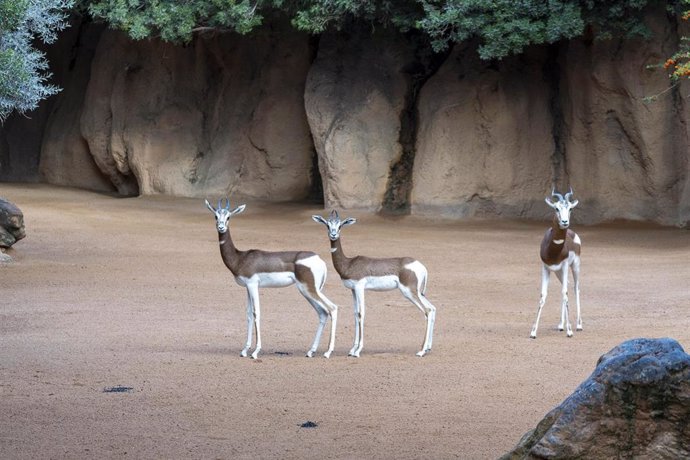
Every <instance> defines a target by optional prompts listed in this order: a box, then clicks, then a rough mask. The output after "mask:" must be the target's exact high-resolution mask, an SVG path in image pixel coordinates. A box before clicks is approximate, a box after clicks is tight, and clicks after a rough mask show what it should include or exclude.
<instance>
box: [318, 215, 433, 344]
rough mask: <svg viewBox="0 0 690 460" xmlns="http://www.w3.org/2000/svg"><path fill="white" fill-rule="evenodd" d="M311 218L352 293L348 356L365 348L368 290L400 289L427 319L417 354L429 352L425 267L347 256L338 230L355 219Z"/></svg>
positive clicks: (429, 316) (409, 260)
mask: <svg viewBox="0 0 690 460" xmlns="http://www.w3.org/2000/svg"><path fill="white" fill-rule="evenodd" d="M312 219H314V221H316V222H320V223H322V224H324V225H325V226H326V227H327V228H328V238H329V239H330V240H331V256H332V257H333V266H334V267H335V270H336V271H337V272H338V274H339V275H340V278H341V279H342V281H343V284H344V285H345V287H346V288H348V289H351V290H352V297H353V299H354V310H355V341H354V345H353V346H352V350H350V353H349V355H350V356H355V357H359V354H360V352H361V351H362V347H363V346H364V314H365V304H364V291H365V290H367V289H369V290H372V291H390V290H392V289H396V288H397V289H400V292H402V295H403V296H405V298H406V299H407V300H409V301H410V302H412V303H413V304H414V305H415V306H416V307H417V308H419V309H420V310H421V311H422V312H423V313H424V315H425V316H426V333H425V334H424V343H423V344H422V349H421V350H420V351H419V352H417V356H424V355H425V354H426V353H428V352H429V351H431V342H432V340H433V335H434V322H435V321H436V307H434V306H433V305H432V304H431V302H429V300H427V298H426V297H425V296H424V293H425V291H426V280H427V271H426V267H424V265H422V263H421V262H419V261H417V260H415V259H413V258H411V257H399V258H394V259H373V258H370V257H364V256H356V257H346V256H345V254H344V253H343V249H342V246H341V244H340V230H341V229H342V228H343V227H344V226H346V225H352V224H354V223H355V222H356V219H354V218H352V217H350V218H347V219H345V220H344V221H341V220H340V217H339V216H338V212H337V211H331V215H330V217H329V218H328V220H326V219H324V218H323V217H321V216H312Z"/></svg>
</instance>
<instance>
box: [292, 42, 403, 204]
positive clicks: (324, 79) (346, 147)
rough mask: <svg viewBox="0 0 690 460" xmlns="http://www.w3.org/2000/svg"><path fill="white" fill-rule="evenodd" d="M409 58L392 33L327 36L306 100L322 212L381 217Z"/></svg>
mask: <svg viewBox="0 0 690 460" xmlns="http://www.w3.org/2000/svg"><path fill="white" fill-rule="evenodd" d="M413 60H414V50H413V49H412V48H411V47H410V46H409V43H407V42H406V41H405V40H404V38H403V37H402V36H401V35H399V34H396V33H392V32H385V31H384V32H379V33H376V34H374V35H373V36H372V35H371V34H370V32H369V31H362V30H359V31H354V32H353V33H347V34H345V33H343V34H326V35H324V36H323V37H322V38H321V40H320V42H319V52H318V55H317V58H316V60H315V61H314V63H313V64H312V66H311V69H310V71H309V75H308V77H307V84H306V92H305V96H304V101H305V106H306V110H307V116H308V119H309V126H310V127H311V132H312V136H313V138H314V146H315V147H316V151H317V152H318V154H319V168H320V170H321V177H322V179H323V190H324V201H325V204H326V207H340V208H365V209H372V210H379V209H380V208H381V204H382V202H383V198H384V194H385V192H386V186H387V183H388V176H389V173H390V170H391V167H392V165H393V164H394V163H395V162H396V161H397V160H398V159H399V158H400V156H401V154H402V147H401V145H400V143H399V142H398V140H399V136H400V114H401V112H402V110H403V108H404V103H405V94H406V91H407V87H408V82H407V80H406V78H405V75H404V74H403V72H402V69H403V67H405V65H406V64H408V63H410V62H412V61H413Z"/></svg>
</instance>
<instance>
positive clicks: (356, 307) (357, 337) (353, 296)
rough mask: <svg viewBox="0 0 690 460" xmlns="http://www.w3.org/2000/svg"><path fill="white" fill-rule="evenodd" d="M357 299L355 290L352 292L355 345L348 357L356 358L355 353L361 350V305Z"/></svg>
mask: <svg viewBox="0 0 690 460" xmlns="http://www.w3.org/2000/svg"><path fill="white" fill-rule="evenodd" d="M358 302H359V301H358V299H357V294H355V290H354V289H353V290H352V305H353V309H354V313H355V315H354V316H355V340H354V343H353V344H352V348H351V349H350V352H349V353H348V354H347V355H348V356H354V355H355V351H357V348H359V303H358Z"/></svg>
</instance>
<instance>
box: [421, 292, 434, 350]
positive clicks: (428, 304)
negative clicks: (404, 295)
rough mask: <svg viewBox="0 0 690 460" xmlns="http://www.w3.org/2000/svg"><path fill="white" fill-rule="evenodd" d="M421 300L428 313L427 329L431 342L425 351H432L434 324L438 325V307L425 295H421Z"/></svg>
mask: <svg viewBox="0 0 690 460" xmlns="http://www.w3.org/2000/svg"><path fill="white" fill-rule="evenodd" d="M419 300H421V301H422V303H423V304H424V306H425V307H426V309H427V312H428V319H427V321H428V323H427V328H428V329H429V342H428V343H427V348H426V350H425V351H431V344H432V342H433V341H434V324H436V307H434V305H433V304H432V303H431V302H429V299H427V298H426V296H425V295H424V294H421V293H420V294H419Z"/></svg>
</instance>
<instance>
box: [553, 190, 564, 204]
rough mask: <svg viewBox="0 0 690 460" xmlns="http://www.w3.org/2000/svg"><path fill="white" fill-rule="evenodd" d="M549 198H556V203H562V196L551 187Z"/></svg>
mask: <svg viewBox="0 0 690 460" xmlns="http://www.w3.org/2000/svg"><path fill="white" fill-rule="evenodd" d="M551 196H554V197H556V198H558V201H562V200H563V195H561V194H560V193H558V192H557V191H556V187H551Z"/></svg>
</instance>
